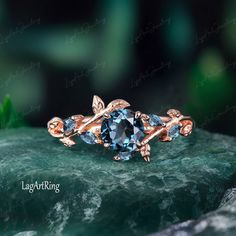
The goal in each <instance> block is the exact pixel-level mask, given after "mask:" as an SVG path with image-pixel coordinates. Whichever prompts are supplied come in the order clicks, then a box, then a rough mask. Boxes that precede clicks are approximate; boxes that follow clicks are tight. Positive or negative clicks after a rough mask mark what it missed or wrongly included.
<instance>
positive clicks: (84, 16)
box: [0, 0, 236, 135]
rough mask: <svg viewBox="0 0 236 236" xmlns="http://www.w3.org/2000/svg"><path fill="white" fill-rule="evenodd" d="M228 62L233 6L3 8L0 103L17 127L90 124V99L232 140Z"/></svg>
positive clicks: (234, 34) (122, 3) (235, 112)
mask: <svg viewBox="0 0 236 236" xmlns="http://www.w3.org/2000/svg"><path fill="white" fill-rule="evenodd" d="M235 56H236V1H233V0H225V1H203V0H200V1H199V0H191V1H189V0H188V1H187V0H186V1H164V0H163V1H154V0H153V1H144V0H143V1H138V0H136V1H135V0H110V1H109V0H101V1H95V0H93V1H92V0H87V1H71V0H67V1H64V0H62V1H55V0H51V1H38V0H37V1H36V0H35V1H30V0H21V1H12V0H8V1H7V0H0V101H2V103H3V99H4V97H5V96H6V95H9V96H10V98H11V101H12V103H13V105H14V109H13V110H14V112H13V113H14V114H13V117H15V111H17V112H18V113H20V117H21V118H22V119H24V120H25V122H23V121H22V120H21V118H20V120H21V121H20V123H19V124H20V125H22V124H25V123H27V124H28V125H30V126H44V127H45V126H46V123H47V121H48V120H49V119H50V118H52V117H53V116H59V117H62V118H64V117H68V116H70V115H73V114H84V115H86V114H91V112H92V109H91V102H92V96H93V95H94V94H97V95H99V96H100V97H102V98H103V99H104V101H105V102H106V103H108V102H109V101H110V100H113V99H115V98H123V99H126V100H128V101H129V102H130V103H131V104H132V106H133V109H134V110H141V111H143V112H146V113H154V112H156V113H158V114H162V115H164V114H165V112H166V111H167V110H168V109H169V108H177V109H180V110H182V111H183V112H185V113H186V114H190V115H191V116H192V117H193V118H194V119H195V121H196V124H197V126H198V127H202V128H205V129H207V130H210V131H213V132H219V133H225V134H230V135H236V125H235V123H236V122H235V121H236V89H235V88H236V82H235V76H236V59H235ZM7 100H9V99H8V98H7ZM5 103H7V102H5ZM5 106H6V105H5ZM5 109H6V108H5ZM1 110H2V111H1ZM3 110H4V109H3V106H2V107H1V109H0V118H1V116H2V117H3V115H1V113H4V112H3ZM8 116H9V112H8ZM1 119H2V120H3V118H1ZM4 119H5V118H4ZM14 119H15V118H14ZM17 120H18V118H17ZM4 122H5V123H6V121H4ZM4 122H3V123H4ZM1 123H2V121H1ZM19 124H15V125H12V127H17V126H19ZM10 126H11V125H8V126H7V125H5V126H4V125H2V127H10Z"/></svg>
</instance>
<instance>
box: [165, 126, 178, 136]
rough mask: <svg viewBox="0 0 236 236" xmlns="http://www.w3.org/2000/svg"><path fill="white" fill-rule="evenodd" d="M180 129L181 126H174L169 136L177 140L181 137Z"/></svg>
mask: <svg viewBox="0 0 236 236" xmlns="http://www.w3.org/2000/svg"><path fill="white" fill-rule="evenodd" d="M179 129H180V126H179V125H174V126H172V127H171V128H170V130H169V132H168V135H169V136H170V137H171V138H172V139H175V138H177V137H178V136H179Z"/></svg>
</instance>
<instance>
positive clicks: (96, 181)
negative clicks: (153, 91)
mask: <svg viewBox="0 0 236 236" xmlns="http://www.w3.org/2000/svg"><path fill="white" fill-rule="evenodd" d="M235 144H236V139H235V138H233V137H228V136H224V135H219V134H212V133H208V132H206V131H203V130H195V131H194V132H193V134H192V135H191V136H189V137H187V138H184V137H179V138H178V139H176V140H174V141H173V142H171V143H160V142H157V141H153V142H152V143H151V147H152V150H151V155H152V160H151V162H150V163H145V162H143V161H142V160H141V158H140V157H139V155H138V154H137V157H136V158H135V159H133V160H131V161H129V162H121V163H118V162H114V161H113V160H112V156H113V155H114V152H112V151H109V150H105V149H103V147H102V146H99V145H88V144H85V143H83V142H82V141H80V140H79V141H78V144H77V145H76V146H75V147H73V148H66V147H64V146H63V145H62V144H61V143H59V142H58V140H56V139H54V138H52V137H51V136H50V135H49V134H48V133H47V131H46V129H33V128H19V129H9V130H1V131H0V150H1V152H0V202H1V204H0V225H1V228H0V235H4V236H5V235H14V234H16V235H17V236H19V235H24V234H23V232H28V233H29V235H40V236H41V235H72V236H73V235H76V236H78V235H85V236H90V235H97V236H99V235H104V236H108V235H109V236H110V235H113V236H118V235H122V236H126V235H129V236H132V235H138V236H139V235H147V234H150V233H152V232H158V231H161V230H163V229H164V228H166V227H168V226H170V225H172V224H175V223H179V222H183V221H186V220H189V219H197V218H199V217H200V216H202V215H203V214H204V213H207V212H209V211H212V210H215V209H216V208H217V207H218V205H219V203H220V201H221V199H222V197H223V195H224V192H225V190H226V188H228V187H230V184H231V181H232V179H233V178H234V174H235V173H236V145H235ZM22 181H24V184H27V183H34V182H35V181H37V182H38V183H41V182H42V181H50V182H51V183H57V184H60V187H59V189H60V192H59V193H55V191H53V190H35V191H34V192H33V193H29V192H28V191H26V190H22ZM235 232H236V231H235ZM235 232H234V233H235ZM209 235H210V234H209ZM232 235H233V234H232Z"/></svg>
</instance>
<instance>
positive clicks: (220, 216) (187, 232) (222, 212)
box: [150, 188, 236, 236]
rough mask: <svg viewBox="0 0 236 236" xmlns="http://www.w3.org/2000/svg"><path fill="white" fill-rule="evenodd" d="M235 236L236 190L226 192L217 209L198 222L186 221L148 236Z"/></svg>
mask: <svg viewBox="0 0 236 236" xmlns="http://www.w3.org/2000/svg"><path fill="white" fill-rule="evenodd" d="M179 235H181V236H182V235H183V236H197V235H198V236H199V235H204V236H206V235H209V236H211V235H214V236H223V235H225V236H234V235H236V188H233V189H229V190H227V192H226V194H225V196H224V198H223V199H222V202H221V205H220V207H219V209H217V210H216V211H212V212H210V213H208V214H206V215H204V216H202V217H200V218H199V219H198V220H195V221H193V220H188V221H185V222H183V223H180V224H176V225H174V226H171V227H170V228H168V229H166V230H163V231H162V232H159V233H156V234H151V235H150V236H179Z"/></svg>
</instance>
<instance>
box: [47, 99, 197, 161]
mask: <svg viewBox="0 0 236 236" xmlns="http://www.w3.org/2000/svg"><path fill="white" fill-rule="evenodd" d="M129 106H130V104H129V103H128V102H126V101H125V100H122V99H116V100H114V101H112V102H110V103H109V104H108V105H107V106H106V107H105V104H104V102H103V101H102V99H101V98H100V97H98V96H96V95H95V96H94V97H93V104H92V109H93V112H94V116H83V115H74V116H71V117H69V118H67V119H64V120H62V119H61V118H58V117H54V118H53V119H51V120H50V121H49V122H48V132H49V133H50V134H51V135H52V136H53V137H56V138H59V140H60V141H61V142H62V143H63V144H64V145H65V146H68V147H71V146H73V145H75V144H76V142H75V137H76V136H80V138H81V139H82V140H83V141H84V142H86V143H88V144H102V145H104V147H106V148H109V149H111V150H114V151H116V152H117V155H115V156H114V158H113V159H114V160H116V161H121V160H130V159H131V158H132V156H133V154H134V152H137V151H138V152H140V154H141V156H142V157H143V159H144V160H145V161H147V162H149V161H150V150H151V148H150V145H149V144H148V143H149V141H150V140H152V139H153V138H155V137H158V139H159V141H161V142H170V141H172V140H173V139H175V138H176V137H178V136H179V134H180V135H183V136H188V135H189V134H191V132H192V129H193V120H192V119H191V117H190V116H184V115H182V114H181V113H180V112H179V111H178V110H175V109H169V110H168V111H167V116H158V115H156V114H148V115H147V114H144V113H142V112H140V111H136V112H134V111H132V110H130V109H127V107H129Z"/></svg>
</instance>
